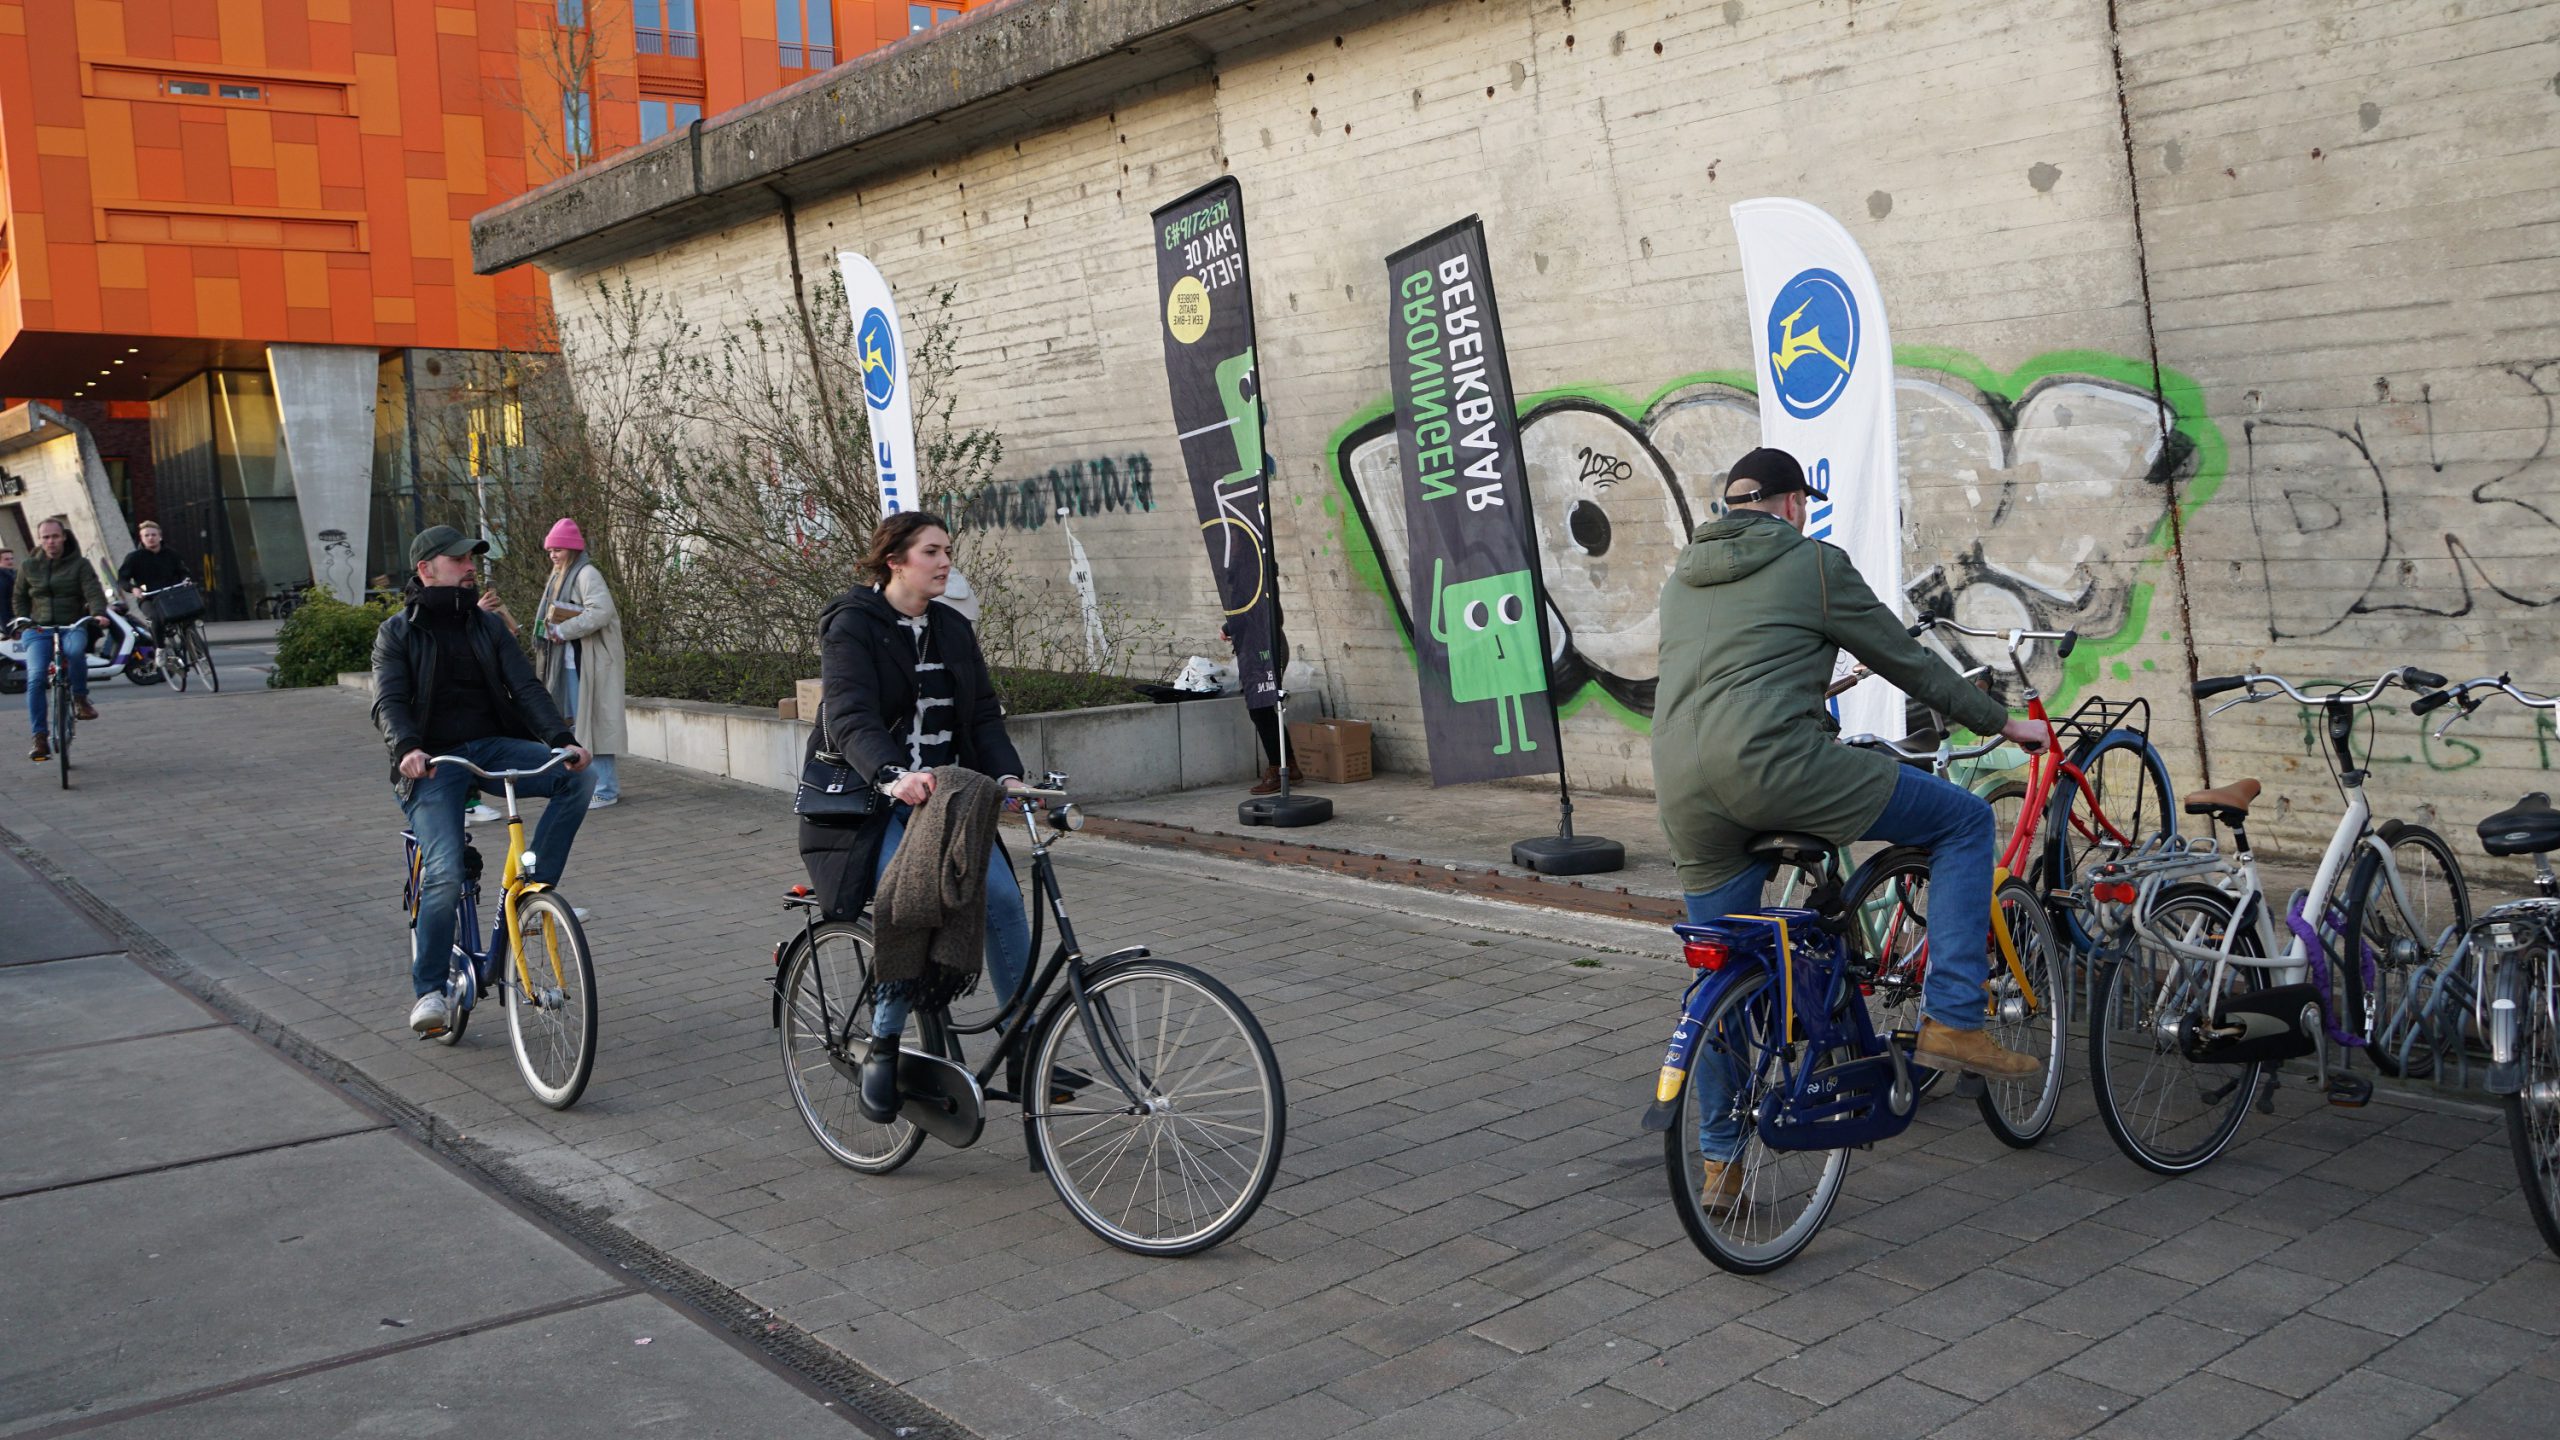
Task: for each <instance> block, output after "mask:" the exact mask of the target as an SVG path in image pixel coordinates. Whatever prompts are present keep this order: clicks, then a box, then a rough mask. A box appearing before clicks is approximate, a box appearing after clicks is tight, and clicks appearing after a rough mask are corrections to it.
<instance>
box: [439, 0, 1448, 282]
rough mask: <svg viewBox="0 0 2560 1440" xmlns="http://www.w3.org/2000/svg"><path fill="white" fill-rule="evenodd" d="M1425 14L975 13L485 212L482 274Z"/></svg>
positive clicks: (1095, 9)
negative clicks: (1344, 26) (1254, 56)
mask: <svg viewBox="0 0 2560 1440" xmlns="http://www.w3.org/2000/svg"><path fill="white" fill-rule="evenodd" d="M1412 3H1413V0H1398V3H1393V4H1385V3H1379V0H1365V3H1364V0H1111V3H1109V4H1094V3H1092V0H1015V3H1012V4H1008V5H998V6H991V7H988V8H986V9H982V10H977V11H972V12H970V13H969V14H967V15H964V16H962V17H961V19H960V20H959V21H958V22H957V23H955V24H952V25H949V26H944V27H937V28H936V29H933V30H930V31H927V32H926V33H924V34H922V35H918V36H915V37H913V38H911V39H907V40H903V41H899V42H897V43H895V44H892V45H888V46H886V47H883V48H882V49H879V50H875V51H872V52H871V53H869V54H867V55H863V56H861V57H859V58H857V59H854V60H851V61H848V62H847V63H845V64H843V65H839V66H837V67H836V68H835V69H833V70H830V71H827V72H826V73H825V74H822V75H813V76H811V77H810V78H808V79H806V80H803V81H801V82H800V83H799V84H797V85H794V86H791V87H790V88H788V89H785V90H780V91H777V92H775V93H774V94H772V95H768V96H765V97H764V98H762V99H760V100H756V101H753V102H751V103H749V104H746V105H742V106H739V107H738V108H737V109H734V110H729V111H724V112H722V113H721V114H719V115H715V116H712V117H711V118H709V119H706V120H700V121H696V122H695V123H694V124H693V125H692V126H691V127H689V128H688V130H687V131H685V132H684V133H682V134H675V135H669V136H666V137H665V138H663V139H660V140H658V141H655V142H653V143H651V144H648V145H643V146H641V147H639V148H638V149H634V150H626V151H624V152H622V153H621V154H619V155H616V156H614V157H612V158H611V159H608V160H606V161H604V162H603V163H602V164H599V165H594V166H590V167H588V168H586V169H583V170H580V171H578V172H576V173H575V174H572V175H567V176H563V177H562V178H560V179H558V180H555V181H553V182H551V183H550V184H548V185H545V186H543V187H541V188H540V189H537V190H533V191H530V192H528V193H526V194H524V195H520V196H518V197H516V198H515V199H513V200H509V201H507V202H505V203H504V204H501V205H497V206H494V207H492V208H490V209H488V210H484V211H482V212H481V213H479V214H478V215H475V216H473V217H472V219H471V264H472V268H473V269H474V270H475V271H477V272H478V273H480V274H482V275H489V274H494V273H496V272H498V271H500V270H504V269H506V268H508V267H509V266H513V265H521V264H524V263H526V262H527V261H532V260H540V261H542V262H544V264H546V265H547V266H549V267H550V268H553V269H562V268H570V267H575V266H582V265H595V264H601V263H606V262H609V261H610V260H612V259H614V258H615V257H617V256H619V255H622V254H627V253H629V252H632V251H635V250H643V249H648V248H651V247H653V246H656V245H660V244H663V243H665V241H666V239H667V237H669V236H673V235H682V234H689V233H699V232H701V231H705V230H712V229H718V228H721V227H724V226H729V225H735V224H739V223H741V222H743V221H746V220H750V219H755V218H758V217H761V216H764V215H769V214H772V213H774V212H775V211H776V210H777V209H778V208H780V204H781V200H780V198H779V197H781V196H784V195H790V196H798V197H803V198H814V197H818V196H823V195H829V194H835V193H839V192H841V191H842V190H844V189H847V188H849V187H852V186H855V185H857V184H860V183H863V182H865V181H867V180H869V179H870V178H872V177H875V176H880V175H888V174H896V173H900V172H903V171H907V170H912V169H918V168H921V167H923V166H925V165H929V164H932V163H934V162H935V161H937V160H939V159H942V158H945V157H948V156H951V155H957V154H963V153H966V152H967V151H969V150H971V149H974V148H976V147H978V146H981V145H985V144H990V143H993V142H994V141H995V140H996V139H997V138H998V137H1000V136H1004V135H1014V134H1021V133H1024V132H1026V131H1030V130H1036V129H1039V128H1041V127H1042V126H1045V125H1050V124H1055V123H1057V122H1059V121H1063V120H1069V119H1074V118H1078V117H1081V116H1084V115H1089V114H1099V113H1102V112H1104V111H1107V110H1108V109H1110V108H1111V107H1112V106H1113V105H1114V104H1116V103H1118V102H1120V101H1122V100H1124V99H1126V98H1127V97H1128V96H1130V95H1131V94H1132V93H1134V92H1138V91H1141V90H1143V89H1144V88H1146V87H1148V86H1152V85H1156V84H1159V83H1161V82H1164V81H1166V80H1169V79H1172V78H1174V77H1178V76H1182V75H1187V74H1205V73H1206V72H1207V71H1208V70H1209V69H1211V68H1212V67H1214V65H1215V64H1216V62H1217V58H1218V57H1219V56H1220V55H1222V54H1224V53H1228V52H1231V51H1234V50H1237V49H1239V48H1243V47H1248V46H1254V45H1259V44H1263V43H1266V42H1268V41H1270V40H1272V39H1273V38H1275V37H1278V36H1283V35H1287V34H1290V33H1293V32H1297V31H1302V30H1307V29H1311V28H1314V27H1318V26H1323V25H1328V24H1335V23H1370V22H1371V21H1372V20H1373V19H1374V18H1375V17H1377V16H1378V15H1381V14H1391V13H1394V12H1395V11H1397V10H1401V9H1408V8H1411V4H1412ZM1354 12H1360V13H1359V14H1358V15H1357V16H1356V17H1355V16H1354ZM1346 17H1354V18H1349V19H1346Z"/></svg>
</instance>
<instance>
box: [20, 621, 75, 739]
mask: <svg viewBox="0 0 2560 1440" xmlns="http://www.w3.org/2000/svg"><path fill="white" fill-rule="evenodd" d="M88 656H89V627H88V626H86V625H74V626H72V627H71V628H70V629H68V630H65V631H64V632H62V669H63V673H64V674H66V675H68V676H70V677H71V693H72V694H74V695H77V696H79V697H80V698H82V699H84V700H85V699H87V698H89V659H88ZM52 663H53V632H52V631H50V630H42V629H31V630H29V631H28V632H27V718H28V719H29V720H30V721H32V722H34V727H35V728H34V729H33V730H32V731H31V732H30V733H32V734H36V735H42V734H44V733H45V732H47V731H49V730H51V729H52V728H53V717H52V716H51V715H48V714H46V713H45V704H46V697H45V685H44V667H46V666H47V665H50V664H52Z"/></svg>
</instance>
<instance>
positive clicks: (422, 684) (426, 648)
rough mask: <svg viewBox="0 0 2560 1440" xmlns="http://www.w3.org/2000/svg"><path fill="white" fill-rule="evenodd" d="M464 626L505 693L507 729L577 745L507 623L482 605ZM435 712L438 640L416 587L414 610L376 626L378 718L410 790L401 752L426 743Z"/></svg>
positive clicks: (404, 790)
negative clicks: (430, 630)
mask: <svg viewBox="0 0 2560 1440" xmlns="http://www.w3.org/2000/svg"><path fill="white" fill-rule="evenodd" d="M464 626H465V631H466V633H467V634H469V635H470V637H471V649H472V653H473V654H475V655H477V656H478V657H479V659H480V670H481V673H482V675H484V676H485V677H486V678H487V681H488V686H489V693H490V694H491V695H493V696H496V697H497V708H498V716H499V719H500V720H501V722H503V723H504V724H505V725H506V727H507V733H508V734H510V735H514V736H516V737H517V738H519V739H524V740H539V741H541V742H543V743H544V744H547V745H551V746H554V747H558V746H564V745H574V744H576V743H577V737H576V736H575V735H574V734H572V733H571V732H570V729H569V725H568V722H567V721H565V720H562V719H561V718H560V707H559V706H557V705H555V704H553V703H552V702H551V692H550V691H548V690H546V689H544V688H543V686H542V681H541V679H540V677H538V676H536V675H535V674H534V673H533V662H532V661H531V660H529V659H527V658H525V653H524V650H523V649H522V647H520V646H518V645H517V644H516V642H515V639H514V637H513V636H510V635H509V634H507V627H506V625H505V623H504V622H503V621H501V620H499V619H498V617H497V616H495V615H492V614H490V613H489V612H487V611H486V610H482V609H480V608H478V607H477V606H474V607H473V608H472V609H471V610H470V611H468V612H467V613H466V615H465V617H464ZM435 713H436V642H435V637H434V636H432V635H429V634H428V633H427V630H426V625H425V623H424V622H423V621H422V620H421V619H420V617H419V614H418V602H417V597H416V596H415V595H414V594H412V595H411V597H410V600H409V604H408V607H407V608H406V609H403V610H402V611H401V612H400V613H399V614H397V615H394V616H392V617H391V618H390V619H388V620H385V621H383V622H382V628H381V629H379V630H376V631H374V632H373V723H374V725H375V726H376V728H378V729H380V730H381V731H382V743H383V745H384V746H385V748H387V749H389V750H390V752H391V773H392V777H393V779H394V780H395V781H397V782H398V785H399V789H400V793H401V794H402V795H404V796H405V795H407V794H408V791H409V783H410V782H409V781H407V780H405V779H401V778H400V757H401V756H403V755H406V754H408V753H409V752H410V751H412V750H422V749H425V748H426V743H427V740H426V736H427V732H428V731H429V730H430V729H432V728H433V727H434V721H435Z"/></svg>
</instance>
